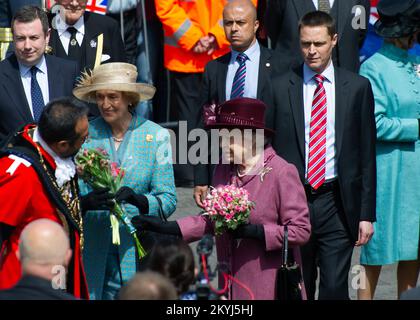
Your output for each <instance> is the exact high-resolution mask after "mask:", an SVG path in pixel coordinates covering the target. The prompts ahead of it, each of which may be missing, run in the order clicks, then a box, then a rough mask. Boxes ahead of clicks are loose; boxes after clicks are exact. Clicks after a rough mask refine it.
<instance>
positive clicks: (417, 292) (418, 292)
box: [400, 287, 420, 300]
mask: <svg viewBox="0 0 420 320" xmlns="http://www.w3.org/2000/svg"><path fill="white" fill-rule="evenodd" d="M400 300H420V287H417V288H413V289H410V290H407V291H405V292H403V293H402V294H401V298H400Z"/></svg>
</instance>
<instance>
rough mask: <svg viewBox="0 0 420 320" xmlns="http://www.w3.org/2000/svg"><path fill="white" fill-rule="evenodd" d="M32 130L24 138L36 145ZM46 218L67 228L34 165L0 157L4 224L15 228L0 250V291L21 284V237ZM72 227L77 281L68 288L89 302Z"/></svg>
mask: <svg viewBox="0 0 420 320" xmlns="http://www.w3.org/2000/svg"><path fill="white" fill-rule="evenodd" d="M29 128H30V127H28V126H27V127H25V131H24V133H23V137H24V138H25V139H26V140H27V141H28V142H30V143H31V144H32V145H35V142H33V140H32V139H31V137H29V135H28V134H27V131H28V129H29ZM40 150H41V153H42V155H43V157H44V160H45V161H46V162H47V163H48V164H49V165H50V166H51V167H52V168H53V169H54V170H55V168H56V164H55V161H54V159H53V158H52V157H51V156H50V155H49V154H48V153H47V152H46V151H45V150H44V149H42V148H41V147H40ZM42 218H45V219H50V220H53V221H55V222H57V223H59V224H61V225H63V222H62V221H61V219H60V217H59V216H58V213H57V209H56V207H55V205H54V203H53V202H52V201H51V199H50V198H49V196H48V193H47V191H46V189H45V187H44V185H43V184H42V181H41V180H40V178H39V176H38V174H37V172H36V171H35V169H34V168H33V166H32V165H31V164H30V162H28V161H26V160H24V159H22V158H20V157H18V156H15V155H13V154H12V155H9V156H4V157H2V158H0V223H4V224H7V225H9V226H12V227H14V229H13V232H12V233H11V235H10V237H9V238H8V239H7V240H6V241H4V242H3V245H2V247H1V249H0V290H2V289H8V288H10V287H13V286H14V285H15V284H16V283H17V282H18V281H19V279H20V277H21V272H22V270H21V266H20V262H19V260H18V258H17V257H16V251H17V250H18V245H19V237H20V234H21V232H22V230H23V229H24V228H25V226H26V225H27V224H28V223H30V222H32V221H34V220H37V219H42ZM69 228H70V231H69V232H73V233H74V245H73V247H72V250H73V259H72V264H71V265H70V266H69V269H70V268H71V270H72V273H73V275H74V278H73V281H71V282H70V283H72V284H73V288H67V291H68V292H69V293H71V294H73V295H74V296H75V297H78V298H83V299H88V298H89V294H88V290H87V282H86V277H85V273H84V270H83V264H82V255H81V249H80V237H79V233H78V231H77V230H74V228H71V227H69Z"/></svg>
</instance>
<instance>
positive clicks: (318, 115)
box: [308, 74, 327, 189]
mask: <svg viewBox="0 0 420 320" xmlns="http://www.w3.org/2000/svg"><path fill="white" fill-rule="evenodd" d="M314 79H315V81H316V82H317V83H318V85H317V87H316V89H315V93H314V98H313V100H312V110H311V123H310V129H309V161H308V182H309V184H310V185H311V186H312V188H314V189H318V188H319V187H320V186H321V185H322V184H323V183H324V181H325V157H326V148H327V147H326V144H327V94H326V92H325V88H324V85H323V81H324V80H325V78H324V77H323V76H322V75H320V74H317V75H315V77H314Z"/></svg>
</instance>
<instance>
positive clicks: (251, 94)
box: [226, 41, 261, 100]
mask: <svg viewBox="0 0 420 320" xmlns="http://www.w3.org/2000/svg"><path fill="white" fill-rule="evenodd" d="M239 53H240V52H238V51H235V50H232V52H231V56H230V62H229V66H228V72H227V76H226V100H230V94H231V91H232V84H233V78H235V73H236V70H238V68H239V62H238V61H236V57H237V56H238V54H239ZM244 53H245V54H246V55H247V57H248V59H247V60H246V62H245V65H246V76H245V90H244V95H243V96H244V97H247V98H254V99H256V98H257V89H258V70H259V67H260V55H261V50H260V45H259V43H258V41H255V43H254V44H253V45H252V46H251V47H249V48H248V49H247V50H246V51H245V52H244Z"/></svg>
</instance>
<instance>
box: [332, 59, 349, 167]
mask: <svg viewBox="0 0 420 320" xmlns="http://www.w3.org/2000/svg"><path fill="white" fill-rule="evenodd" d="M347 85H348V81H347V79H345V78H343V77H342V73H340V69H339V68H337V67H335V141H336V148H337V150H336V159H338V158H339V156H340V152H341V146H342V142H343V132H344V124H345V120H346V114H347V112H346V111H347V106H348V99H346V97H347V96H346V93H347V92H349V91H348V89H347Z"/></svg>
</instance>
